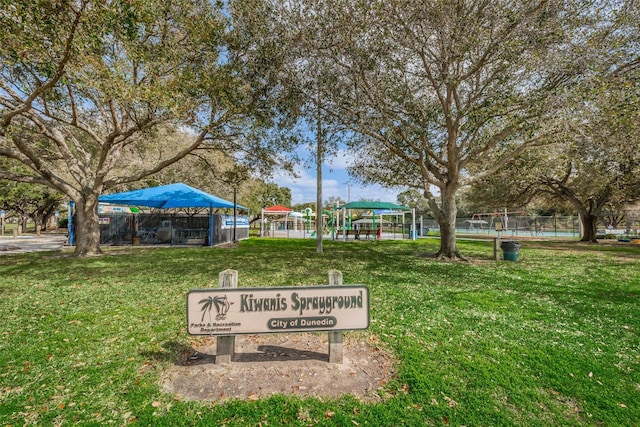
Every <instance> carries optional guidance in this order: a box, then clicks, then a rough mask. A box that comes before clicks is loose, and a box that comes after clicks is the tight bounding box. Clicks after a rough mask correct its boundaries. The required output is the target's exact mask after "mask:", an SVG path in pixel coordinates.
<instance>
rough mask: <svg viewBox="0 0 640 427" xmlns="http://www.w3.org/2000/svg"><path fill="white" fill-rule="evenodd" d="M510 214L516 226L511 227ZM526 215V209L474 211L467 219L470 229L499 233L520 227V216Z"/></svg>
mask: <svg viewBox="0 0 640 427" xmlns="http://www.w3.org/2000/svg"><path fill="white" fill-rule="evenodd" d="M509 215H511V216H512V224H511V225H513V226H514V227H513V228H509V226H510V224H509ZM519 216H520V217H526V216H527V213H526V212H525V211H513V212H508V211H507V209H506V208H505V210H504V211H503V212H487V213H474V214H473V215H472V217H471V219H470V220H467V221H465V222H466V223H468V224H469V229H474V228H479V229H481V230H482V229H485V227H486V229H488V230H493V229H495V231H497V232H498V233H503V232H506V231H507V230H512V231H514V230H517V229H518V217H519Z"/></svg>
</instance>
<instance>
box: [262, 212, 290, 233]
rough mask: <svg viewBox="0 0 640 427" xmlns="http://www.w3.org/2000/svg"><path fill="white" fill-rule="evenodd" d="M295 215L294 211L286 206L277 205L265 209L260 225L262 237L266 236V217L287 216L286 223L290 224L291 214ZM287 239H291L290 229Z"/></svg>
mask: <svg viewBox="0 0 640 427" xmlns="http://www.w3.org/2000/svg"><path fill="white" fill-rule="evenodd" d="M291 213H293V209H291V208H288V207H286V206H282V205H275V206H271V207H269V208H263V209H262V216H261V218H262V222H261V223H260V235H261V236H264V235H265V230H264V216H265V215H285V221H286V222H288V219H289V214H291ZM287 237H289V229H288V228H287Z"/></svg>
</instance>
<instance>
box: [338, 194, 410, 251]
mask: <svg viewBox="0 0 640 427" xmlns="http://www.w3.org/2000/svg"><path fill="white" fill-rule="evenodd" d="M340 208H341V209H342V211H343V212H346V210H347V209H365V210H371V211H373V215H372V221H371V223H372V228H373V229H375V228H376V215H380V220H382V215H383V214H385V213H386V212H393V214H398V213H401V212H397V211H411V213H412V224H413V226H412V230H414V229H415V228H416V227H415V211H414V210H412V209H411V208H408V207H406V206H401V205H396V204H395V203H389V202H371V201H359V202H349V203H347V204H346V205H343V206H340ZM375 210H379V211H378V212H376V211H375ZM343 218H344V215H343ZM403 221H404V220H403ZM343 222H344V221H343ZM356 222H357V221H356ZM378 223H380V221H378ZM343 226H345V224H343ZM412 238H415V237H413V236H412ZM346 239H347V236H346V235H345V234H343V240H345V241H346Z"/></svg>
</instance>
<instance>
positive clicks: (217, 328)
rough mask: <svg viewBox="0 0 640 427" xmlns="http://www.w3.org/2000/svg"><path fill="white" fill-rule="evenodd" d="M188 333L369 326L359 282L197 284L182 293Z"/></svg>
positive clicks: (366, 294) (366, 292)
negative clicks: (254, 285)
mask: <svg viewBox="0 0 640 427" xmlns="http://www.w3.org/2000/svg"><path fill="white" fill-rule="evenodd" d="M187 324H188V329H187V330H188V332H189V334H191V335H234V334H260V333H276V332H310V331H343V330H355V329H367V328H368V327H369V289H368V288H367V287H366V286H364V285H344V286H305V287H287V288H218V289H197V290H192V291H190V292H189V293H188V294H187Z"/></svg>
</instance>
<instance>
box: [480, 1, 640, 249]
mask: <svg viewBox="0 0 640 427" xmlns="http://www.w3.org/2000/svg"><path fill="white" fill-rule="evenodd" d="M623 6H624V7H620V8H619V9H615V10H608V14H607V15H606V16H604V17H603V18H602V19H601V20H599V27H598V31H594V32H593V33H592V34H591V35H590V40H591V42H590V43H589V44H587V45H585V46H584V50H583V55H584V56H585V57H587V58H589V66H588V67H585V69H584V72H583V73H582V75H581V76H580V79H579V80H578V81H577V84H575V85H574V86H572V87H571V88H570V89H567V90H566V91H564V92H563V94H562V96H561V98H559V99H561V100H562V103H561V104H559V105H558V108H557V111H556V113H555V115H554V117H553V118H552V119H549V120H548V121H547V122H546V123H545V126H549V127H553V128H554V129H555V132H554V133H549V135H548V136H547V139H548V141H549V145H547V146H545V147H544V148H536V149H533V150H530V151H528V152H527V153H521V154H518V155H517V156H515V158H514V159H513V161H512V162H510V163H509V164H507V165H505V167H503V168H502V169H501V170H500V171H498V173H496V174H494V175H492V176H491V177H488V178H487V179H485V180H483V181H482V182H479V183H478V185H477V186H476V187H475V188H474V193H475V194H474V198H475V199H483V200H485V201H493V202H494V203H498V204H502V203H515V204H519V205H521V206H522V205H524V204H526V203H527V202H528V201H530V200H532V199H537V200H540V199H543V200H546V201H547V203H550V202H551V203H554V201H555V203H556V205H557V204H562V205H569V206H571V207H572V208H573V209H574V210H575V211H577V212H578V214H579V216H580V220H581V225H582V227H581V238H582V240H583V241H592V242H595V241H596V224H597V221H598V219H599V218H601V217H602V215H603V214H604V213H605V212H622V211H623V210H624V208H625V207H628V206H630V205H631V204H632V203H634V202H635V201H637V200H639V199H640V179H639V178H638V176H640V175H639V174H640V140H639V138H638V128H639V126H640V84H639V83H640V79H639V77H640V74H639V72H640V68H639V67H638V66H639V64H640V51H638V49H637V40H638V35H639V33H638V21H637V18H638V6H637V5H636V4H635V3H634V2H629V3H628V4H626V5H623ZM610 216H611V215H610ZM610 222H614V220H613V217H611V218H610ZM617 222H620V220H618V221H617Z"/></svg>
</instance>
